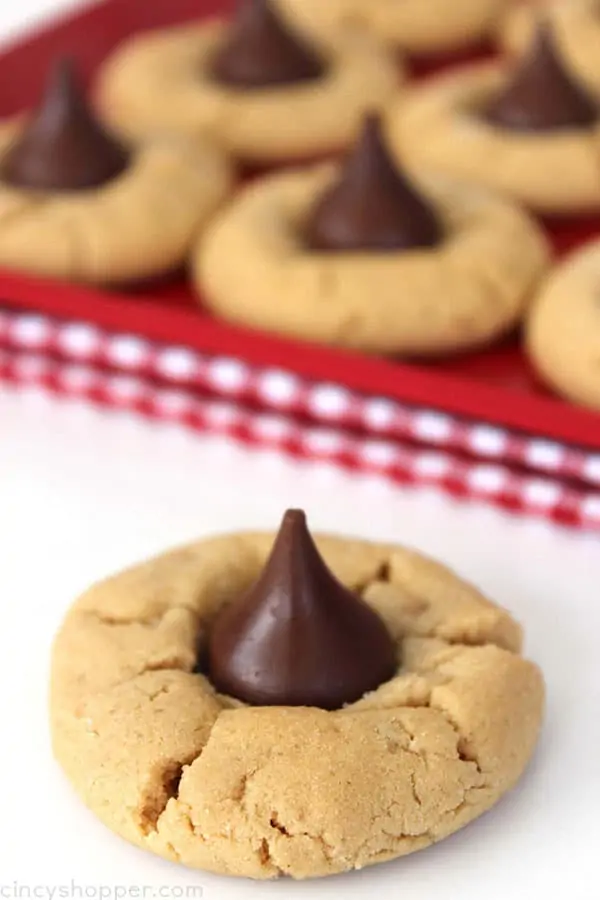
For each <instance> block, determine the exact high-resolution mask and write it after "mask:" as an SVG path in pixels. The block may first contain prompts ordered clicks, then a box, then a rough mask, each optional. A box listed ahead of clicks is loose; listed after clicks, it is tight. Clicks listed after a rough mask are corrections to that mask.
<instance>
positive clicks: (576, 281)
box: [526, 241, 600, 409]
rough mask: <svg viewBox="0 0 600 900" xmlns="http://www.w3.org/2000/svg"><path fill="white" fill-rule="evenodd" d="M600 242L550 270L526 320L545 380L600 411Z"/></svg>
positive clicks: (531, 348)
mask: <svg viewBox="0 0 600 900" xmlns="http://www.w3.org/2000/svg"><path fill="white" fill-rule="evenodd" d="M598 285H600V241H593V242H592V243H590V244H588V245H586V246H584V247H583V248H581V249H580V250H578V251H576V252H575V253H574V254H572V255H571V256H570V257H569V258H568V259H567V260H565V261H564V262H563V263H562V264H561V265H559V266H558V268H557V269H556V270H555V271H554V272H553V273H552V274H551V276H550V278H549V279H548V281H547V283H546V284H545V285H544V286H543V288H542V290H541V291H540V293H539V295H538V296H537V298H536V299H535V301H534V303H533V304H532V307H531V310H530V313H529V315H528V318H527V321H526V349H527V352H528V354H529V357H530V359H531V361H532V363H533V365H534V366H535V368H536V369H537V371H538V373H539V374H540V376H541V377H542V379H543V380H544V381H545V382H546V383H547V384H548V385H549V386H550V387H552V388H553V389H554V390H556V391H557V392H558V393H559V394H562V395H564V396H565V397H567V398H568V399H569V400H572V401H573V402H575V403H580V404H583V405H584V406H590V407H592V408H593V409H600V371H599V369H598V361H599V360H600V300H599V294H598Z"/></svg>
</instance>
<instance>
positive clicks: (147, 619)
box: [82, 606, 190, 628]
mask: <svg viewBox="0 0 600 900" xmlns="http://www.w3.org/2000/svg"><path fill="white" fill-rule="evenodd" d="M170 612H190V609H189V607H187V606H169V607H167V608H166V609H164V610H163V611H162V612H161V613H158V614H157V613H155V614H154V615H151V616H143V615H142V616H125V617H121V616H111V615H110V613H104V612H102V610H100V609H85V610H82V613H83V615H84V616H89V617H90V618H92V619H95V620H96V621H97V622H99V623H100V625H106V626H108V627H109V628H123V627H127V626H130V625H143V626H145V627H147V628H159V627H160V625H161V624H162V623H163V621H164V619H165V617H166V616H167V615H168V614H169V613H170Z"/></svg>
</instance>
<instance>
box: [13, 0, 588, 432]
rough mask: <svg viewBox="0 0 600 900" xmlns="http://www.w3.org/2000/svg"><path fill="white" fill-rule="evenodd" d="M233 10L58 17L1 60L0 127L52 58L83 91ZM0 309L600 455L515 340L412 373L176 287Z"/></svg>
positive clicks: (93, 10)
mask: <svg viewBox="0 0 600 900" xmlns="http://www.w3.org/2000/svg"><path fill="white" fill-rule="evenodd" d="M324 2H326V0H324ZM232 3H233V0H104V2H101V3H98V4H96V5H93V6H91V7H89V6H88V7H86V8H85V9H84V10H83V11H81V12H78V13H77V14H75V15H70V16H66V17H63V18H62V19H60V20H58V21H55V22H54V23H52V24H50V25H49V26H48V27H45V28H44V29H43V30H39V31H38V32H36V33H35V34H30V35H28V36H27V37H26V38H24V39H23V40H21V41H19V42H18V43H16V44H13V45H12V46H11V47H9V48H8V49H7V50H6V51H5V52H4V53H3V54H1V55H0V85H1V88H0V115H10V114H14V113H15V112H18V111H19V110H21V109H23V107H26V106H29V105H31V104H32V103H34V102H35V101H36V99H37V97H38V95H39V92H40V89H41V85H42V83H43V79H44V75H45V73H46V71H47V67H48V65H49V64H50V63H51V61H52V60H53V58H55V57H56V56H57V55H60V54H70V55H72V56H73V57H75V58H76V59H77V60H78V62H79V63H80V65H81V69H82V71H83V73H84V74H85V76H86V78H88V79H93V74H94V70H95V69H96V67H97V66H98V65H99V64H100V63H101V61H102V60H103V59H104V58H105V57H106V55H107V54H108V53H109V52H110V51H111V50H112V49H113V48H114V47H115V46H116V45H117V44H118V43H119V42H120V41H121V40H123V39H124V38H126V37H128V36H129V35H131V34H132V33H134V32H137V31H140V30H145V29H149V28H156V27H161V26H165V25H169V24H172V23H175V22H181V21H185V20H190V19H193V18H197V17H198V16H199V15H211V14H215V13H223V12H227V11H229V10H230V9H231V6H232ZM446 64H447V61H446ZM418 69H419V76H420V77H423V72H424V71H430V70H431V66H430V65H429V64H427V65H425V66H423V64H422V63H421V64H419V67H418ZM548 230H549V233H550V234H551V236H552V239H553V241H554V243H555V246H556V248H557V252H558V253H563V252H564V251H565V250H566V249H568V248H570V247H572V246H576V245H577V244H578V243H580V242H582V241H584V240H586V239H587V238H589V237H592V236H593V235H594V234H595V233H598V232H600V219H598V220H597V221H596V220H587V221H574V222H565V221H561V222H560V223H556V222H555V223H552V224H550V225H548ZM0 298H2V301H3V302H4V303H5V304H6V305H8V306H19V307H25V308H30V309H36V310H41V311H43V312H46V313H51V314H54V315H57V316H62V317H70V318H77V319H85V320H88V321H91V322H94V323H96V324H98V325H100V326H102V327H104V328H108V329H116V330H119V331H129V332H134V333H137V334H142V335H145V336H146V337H148V338H151V339H154V340H161V341H167V342H171V343H176V344H183V345H187V346H191V347H194V348H196V349H198V350H202V351H204V352H208V353H220V354H223V353H224V354H230V355H235V356H239V357H242V358H244V359H246V360H248V361H249V362H251V363H253V364H258V365H268V366H277V367H282V368H285V369H291V370H294V371H295V372H298V373H300V374H301V375H303V376H305V377H308V378H312V379H318V380H325V381H333V382H338V383H341V384H343V385H346V386H347V387H350V388H352V389H353V390H355V391H359V392H363V393H366V394H376V395H379V396H386V397H391V398H393V399H396V400H400V401H403V402H405V403H412V404H416V405H419V406H429V407H433V408H436V409H441V410H445V411H447V412H450V413H454V414H456V415H459V416H463V417H467V418H474V419H479V420H484V421H488V422H494V423H496V424H500V425H504V426H507V427H509V428H512V429H517V430H522V431H526V432H530V433H535V434H540V435H543V436H546V437H551V438H554V439H558V440H561V441H564V442H568V443H572V444H577V445H582V446H586V447H593V448H600V415H597V414H595V413H593V412H590V411H587V410H584V409H579V408H577V407H575V406H573V405H571V404H569V403H566V402H564V401H562V400H559V399H557V398H555V397H553V396H551V395H550V394H549V393H547V392H546V391H545V390H544V389H543V388H542V387H541V386H540V385H538V384H536V382H535V378H534V376H533V374H532V372H531V371H530V369H529V367H528V365H527V362H526V360H525V359H524V357H523V355H522V353H521V352H520V350H519V345H518V340H517V338H512V339H511V340H509V341H507V342H505V343H504V344H502V345H500V346H496V347H494V348H492V349H489V350H487V351H485V352H482V353H477V354H469V355H464V356H461V357H456V358H453V359H451V360H444V361H440V362H436V363H426V364H425V363H423V364H421V363H415V364H413V363H407V362H397V361H395V360H393V359H381V358H373V357H366V356H364V355H362V354H359V353H353V352H346V351H340V350H334V349H331V348H326V347H317V346H313V345H309V344H306V343H301V342H297V341H291V340H284V339H280V338H276V337H273V336H270V335H267V334H263V333H260V332H255V331H250V330H247V329H243V328H238V327H233V326H230V325H227V324H225V323H223V322H220V321H218V320H217V319H215V318H213V317H211V316H209V315H208V314H207V313H206V312H204V311H202V310H201V309H200V308H199V307H198V305H197V302H196V301H195V300H194V298H193V295H192V293H191V291H190V289H189V288H188V287H187V286H186V285H185V284H184V282H183V281H181V282H177V281H173V282H172V283H169V284H163V285H162V286H158V285H155V286H154V287H152V288H146V289H141V288H138V289H137V290H136V291H131V292H129V293H125V292H108V291H104V290H94V289H89V288H87V287H81V286H77V285H72V284H63V283H58V282H54V281H45V280H39V279H33V278H28V277H24V276H22V275H19V274H15V273H9V272H0Z"/></svg>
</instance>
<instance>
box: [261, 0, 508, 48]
mask: <svg viewBox="0 0 600 900" xmlns="http://www.w3.org/2000/svg"><path fill="white" fill-rule="evenodd" d="M508 2H509V0H452V2H448V0H402V2H390V0H325V2H324V0H279V3H280V6H281V7H282V8H283V9H285V10H286V11H289V13H290V14H291V15H292V16H294V17H295V18H296V19H297V21H298V23H299V25H302V26H303V27H306V28H308V29H310V30H314V31H315V32H316V33H322V32H330V31H335V29H337V28H339V26H340V25H343V24H351V25H353V26H355V27H361V28H365V29H366V30H369V31H372V32H373V33H374V34H376V35H377V36H379V37H380V38H382V39H383V40H385V41H389V42H391V43H393V44H395V45H397V46H398V47H401V48H402V49H403V50H406V51H408V52H409V53H417V54H418V53H421V54H427V53H439V52H443V51H452V50H456V49H460V48H462V47H465V46H468V45H469V44H473V43H476V42H477V41H479V40H481V38H482V37H484V36H485V35H487V34H489V33H490V31H491V30H492V28H493V26H494V25H495V24H496V22H497V19H498V16H499V15H500V14H501V13H502V12H503V11H504V10H505V9H506V7H507V5H508Z"/></svg>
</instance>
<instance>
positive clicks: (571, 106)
mask: <svg viewBox="0 0 600 900" xmlns="http://www.w3.org/2000/svg"><path fill="white" fill-rule="evenodd" d="M598 113H599V105H598V103H597V102H596V101H595V100H594V98H593V97H592V96H591V95H590V94H588V92H587V91H586V90H585V88H584V87H583V85H581V84H579V83H578V81H577V79H576V78H575V76H574V75H572V74H571V73H570V71H569V68H568V65H567V64H566V63H565V61H564V60H563V59H562V57H561V53H560V51H559V49H558V47H557V44H556V40H555V37H554V32H553V29H552V26H551V25H550V23H549V21H547V20H546V19H542V21H541V22H540V23H539V25H538V28H537V31H536V33H535V36H534V39H533V41H532V44H531V47H530V49H529V52H528V53H527V55H526V56H525V58H524V59H523V61H522V62H521V64H520V66H519V67H518V68H517V70H516V72H515V73H514V75H513V77H512V79H511V80H510V81H509V83H508V85H507V86H506V87H505V88H504V90H503V91H502V92H501V93H500V95H499V96H498V97H497V98H496V99H495V100H494V101H493V103H492V104H491V106H490V107H489V108H488V110H487V112H486V114H485V118H486V120H487V121H488V122H490V123H491V124H492V125H497V126H500V127H502V128H507V129H510V130H512V131H534V132H535V131H538V132H544V131H557V130H561V129H569V128H571V129H573V128H575V129H579V128H589V127H590V126H591V125H594V124H595V123H596V122H597V121H598Z"/></svg>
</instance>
